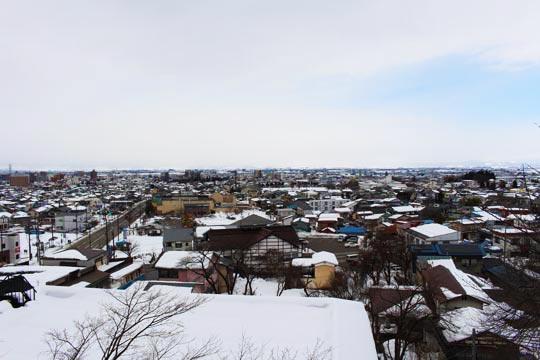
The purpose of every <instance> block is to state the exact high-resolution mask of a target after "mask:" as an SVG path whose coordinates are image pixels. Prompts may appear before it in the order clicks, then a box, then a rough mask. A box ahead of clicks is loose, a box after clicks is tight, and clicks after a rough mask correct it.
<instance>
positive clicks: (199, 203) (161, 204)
mask: <svg viewBox="0 0 540 360" xmlns="http://www.w3.org/2000/svg"><path fill="white" fill-rule="evenodd" d="M152 205H153V206H154V208H155V209H156V212H157V213H158V214H159V215H165V214H184V213H189V214H193V215H204V214H208V213H211V212H212V211H214V208H215V206H214V200H212V199H210V198H209V197H207V196H178V197H167V198H160V197H155V198H154V199H153V200H152Z"/></svg>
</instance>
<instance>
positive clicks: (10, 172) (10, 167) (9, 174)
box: [8, 164, 12, 176]
mask: <svg viewBox="0 0 540 360" xmlns="http://www.w3.org/2000/svg"><path fill="white" fill-rule="evenodd" d="M8 168H9V176H11V168H12V166H11V164H9V167H8Z"/></svg>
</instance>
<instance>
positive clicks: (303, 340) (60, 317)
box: [0, 286, 377, 360]
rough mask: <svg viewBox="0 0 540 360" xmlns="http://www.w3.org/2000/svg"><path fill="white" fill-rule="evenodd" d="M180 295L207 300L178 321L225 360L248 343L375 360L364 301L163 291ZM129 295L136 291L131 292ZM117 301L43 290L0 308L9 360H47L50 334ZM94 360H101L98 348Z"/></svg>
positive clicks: (79, 291) (77, 291)
mask: <svg viewBox="0 0 540 360" xmlns="http://www.w3.org/2000/svg"><path fill="white" fill-rule="evenodd" d="M163 289H166V291H167V292H170V293H171V294H173V295H175V296H178V297H187V298H195V297H197V296H203V297H204V298H205V299H206V300H207V302H206V303H205V304H204V305H202V306H200V307H198V308H196V309H195V310H193V311H191V312H189V313H186V314H184V315H182V316H181V317H180V320H181V321H182V322H183V324H184V326H185V335H186V336H187V337H189V338H192V339H196V341H195V342H201V343H202V342H204V341H206V340H208V339H215V340H218V341H219V342H220V343H221V345H220V349H221V350H220V352H219V354H216V355H213V356H211V357H209V359H219V358H220V356H222V355H223V354H227V353H231V352H234V351H235V350H236V349H237V348H238V346H239V344H240V342H241V341H242V337H248V338H249V340H250V341H251V342H252V343H253V344H256V345H258V346H265V348H266V349H267V351H270V350H272V349H276V348H278V347H279V348H280V349H285V348H288V349H290V350H292V351H296V352H298V354H299V355H300V358H302V357H301V355H302V354H305V352H306V351H307V350H308V349H310V348H312V347H314V346H315V345H316V344H317V343H318V342H322V344H323V346H324V347H325V348H331V356H330V357H329V358H330V359H334V360H338V359H339V360H348V359H376V358H377V355H376V351H375V346H374V342H373V338H372V335H371V331H370V325H369V320H368V317H367V314H366V312H365V310H364V305H363V304H362V303H360V302H351V301H344V300H337V299H330V298H300V297H265V296H235V295H230V296H228V295H192V294H188V295H186V294H185V292H184V291H182V289H181V288H176V287H160V290H163ZM113 291H126V290H113ZM127 291H130V290H129V289H128V290H127ZM108 301H111V298H110V297H109V295H107V293H106V292H105V291H104V290H102V289H89V288H79V287H71V288H64V287H52V286H40V287H39V289H38V294H37V300H36V301H32V302H29V303H28V304H27V306H25V307H22V308H19V309H10V308H9V307H7V306H5V304H4V305H1V306H0V309H1V310H0V311H1V313H0V323H2V325H3V326H2V327H0V342H1V343H2V347H1V354H2V356H3V358H4V359H47V358H50V356H49V355H48V354H47V344H46V343H45V342H44V341H43V339H44V337H43V336H44V334H45V332H47V331H48V330H51V329H63V328H71V327H72V326H73V321H74V320H81V319H83V318H84V317H85V315H86V314H93V315H95V314H97V313H98V312H99V309H100V304H103V303H106V302H108ZM93 350H94V351H91V352H90V353H89V356H88V359H90V360H92V359H98V358H99V356H98V352H97V351H95V350H96V349H93Z"/></svg>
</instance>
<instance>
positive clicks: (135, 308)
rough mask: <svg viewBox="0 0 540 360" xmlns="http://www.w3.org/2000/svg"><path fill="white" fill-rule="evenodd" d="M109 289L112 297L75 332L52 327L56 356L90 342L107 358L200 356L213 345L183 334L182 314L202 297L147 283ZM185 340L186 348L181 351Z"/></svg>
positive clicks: (77, 351) (74, 355)
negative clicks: (148, 286)
mask: <svg viewBox="0 0 540 360" xmlns="http://www.w3.org/2000/svg"><path fill="white" fill-rule="evenodd" d="M109 295H110V297H111V299H112V301H109V302H107V303H105V304H103V305H102V308H101V311H100V312H99V314H98V315H97V316H94V317H90V316H88V317H87V318H86V319H85V320H83V321H81V322H77V323H76V324H75V332H73V333H71V332H69V331H68V330H61V331H54V330H53V331H50V332H48V333H47V334H46V342H47V344H48V346H49V354H50V355H51V358H52V359H55V360H56V359H58V360H76V359H82V358H83V357H84V356H85V354H86V353H87V352H88V350H89V348H92V350H93V351H99V353H100V354H101V359H102V360H113V359H121V358H130V359H133V358H140V359H169V358H181V359H196V358H200V357H202V355H205V354H207V351H209V349H210V348H211V346H210V345H211V344H209V343H206V344H203V346H201V347H198V348H195V349H192V348H190V347H189V346H188V345H191V344H192V341H191V340H189V339H187V338H186V337H185V336H184V334H183V326H182V324H181V322H180V321H179V320H178V317H179V316H180V315H182V314H185V313H187V312H189V311H191V310H193V309H195V308H197V307H198V306H200V305H202V304H203V303H204V300H203V299H202V298H195V299H191V298H190V299H187V298H186V299H183V298H178V297H177V296H174V295H168V294H166V293H163V292H161V291H156V290H149V291H145V290H144V285H142V284H136V285H134V286H132V287H131V288H129V289H128V290H126V291H122V292H114V291H110V292H109ZM181 345H183V346H184V347H187V348H188V349H187V351H184V352H181V349H180V347H181ZM184 350H185V349H184ZM195 355H197V356H196V357H193V356H195Z"/></svg>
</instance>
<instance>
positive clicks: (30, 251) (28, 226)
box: [26, 225, 32, 261]
mask: <svg viewBox="0 0 540 360" xmlns="http://www.w3.org/2000/svg"><path fill="white" fill-rule="evenodd" d="M30 232H31V227H30V225H27V226H26V233H27V234H28V257H29V261H32V240H31V238H30Z"/></svg>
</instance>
